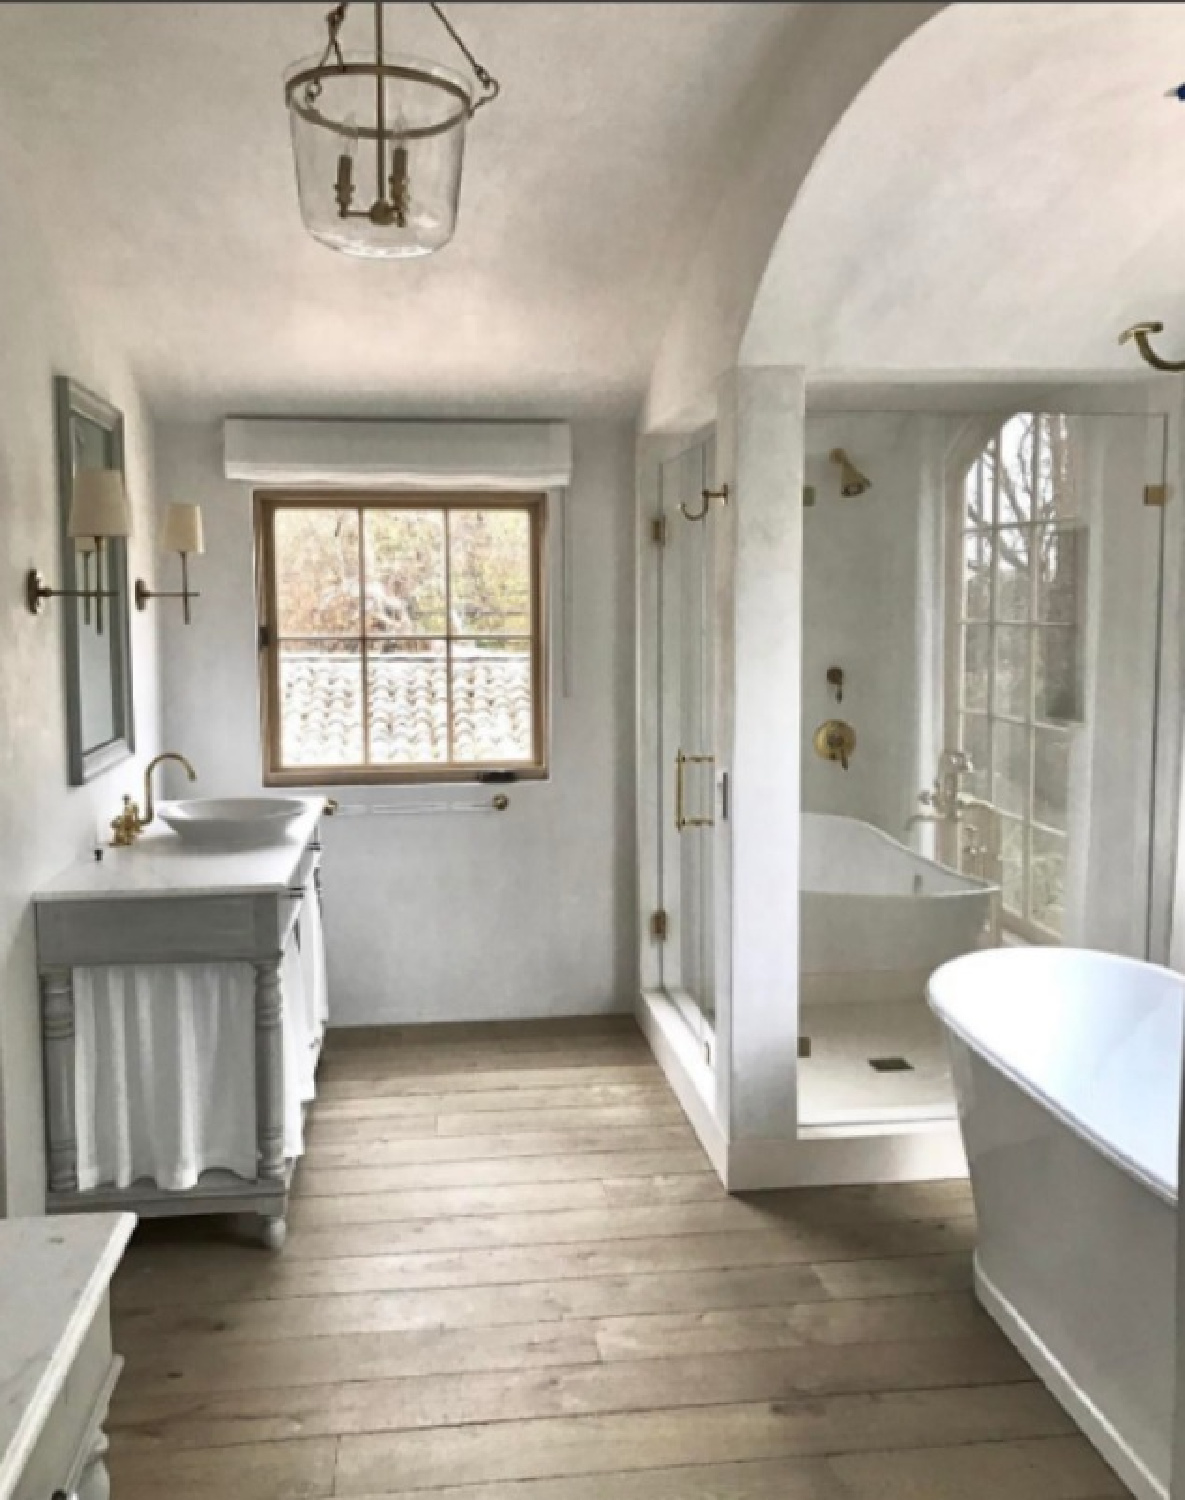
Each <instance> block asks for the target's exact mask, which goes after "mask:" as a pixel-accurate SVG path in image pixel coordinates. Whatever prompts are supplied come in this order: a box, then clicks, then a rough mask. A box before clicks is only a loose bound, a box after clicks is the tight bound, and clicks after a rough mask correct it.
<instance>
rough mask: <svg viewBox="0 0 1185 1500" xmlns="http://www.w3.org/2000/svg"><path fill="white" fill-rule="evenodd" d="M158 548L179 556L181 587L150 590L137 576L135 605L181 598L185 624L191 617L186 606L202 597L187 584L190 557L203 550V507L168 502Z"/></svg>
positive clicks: (199, 553) (143, 605)
mask: <svg viewBox="0 0 1185 1500" xmlns="http://www.w3.org/2000/svg"><path fill="white" fill-rule="evenodd" d="M160 547H161V551H162V552H176V553H177V554H178V555H179V556H180V558H181V587H180V589H174V590H169V589H150V588H149V587H148V585H147V584H146V583H145V582H144V580H143V579H142V578H137V579H136V608H137V609H147V608H148V601H149V600H150V599H180V600H181V613H182V617H183V618H184V620H185V623H186V624H187V625H188V624H189V623H190V621H191V619H192V616H191V615H190V612H189V605H190V601H191V600H192V599H200V598H201V597H202V596H201V595H200V594H198V593H195V592H194V591H193V590H192V589H191V588H190V587H189V556H190V553H194V554H195V555H196V556H199V557H200V556H201V554H202V553H203V552H204V551H205V550H206V543H205V537H204V534H203V532H202V508H201V506H200V505H170V506H169V507H168V509H167V510H166V511H165V520H164V525H163V526H162V527H161V537H160Z"/></svg>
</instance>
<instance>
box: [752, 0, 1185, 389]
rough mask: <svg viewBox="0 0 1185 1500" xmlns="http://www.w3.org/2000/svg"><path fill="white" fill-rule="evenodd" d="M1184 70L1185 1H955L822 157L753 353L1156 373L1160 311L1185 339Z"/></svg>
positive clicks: (788, 232)
mask: <svg viewBox="0 0 1185 1500" xmlns="http://www.w3.org/2000/svg"><path fill="white" fill-rule="evenodd" d="M1182 79H1185V5H1180V4H1174V5H1158V4H999V5H952V6H949V7H946V8H945V9H943V10H942V11H941V12H940V13H939V14H938V15H937V16H935V17H934V18H933V19H931V20H929V21H927V22H926V24H925V25H924V26H922V27H921V29H920V30H919V31H917V32H916V34H915V35H913V36H912V37H910V38H909V39H908V40H906V41H905V42H904V44H903V45H902V46H901V47H900V48H899V50H898V51H896V52H895V53H894V54H893V56H891V57H890V58H889V59H888V60H887V62H885V64H884V66H883V67H881V68H880V70H879V71H878V72H877V73H876V75H875V76H874V77H873V78H872V79H871V81H870V82H869V83H868V85H867V87H866V88H864V89H863V90H862V91H861V92H860V94H859V95H858V97H857V98H856V99H855V101H854V103H853V104H852V105H851V107H850V109H849V110H848V112H847V114H846V115H845V116H844V118H843V119H842V120H841V121H840V123H839V124H838V126H837V127H836V129H835V130H834V132H833V133H832V135H831V136H830V138H829V139H828V141H827V143H826V145H825V146H824V147H823V149H822V151H821V152H820V153H819V156H818V158H817V160H816V162H815V165H814V167H813V169H812V171H811V173H810V175H809V177H808V178H807V180H806V183H805V186H804V187H803V189H802V191H801V192H800V194H799V195H798V197H797V199H796V201H795V203H794V206H793V207H792V209H791V210H790V213H789V215H788V217H787V219H786V223H785V226H784V228H783V231H782V234H781V237H780V239H779V241H778V244H777V246H776V248H775V250H774V254H773V257H772V259H771V261H770V264H769V267H768V269H767V272H766V275H765V279H764V282H763V284H762V287H761V290H760V292H759V294H758V298H757V302H756V305H755V307H754V311H753V315H752V320H751V322H750V326H749V331H748V333H747V335H746V338H745V341H744V357H745V359H746V360H747V361H750V362H752V363H755V364H762V363H791V364H803V365H806V366H807V367H808V368H809V369H810V370H812V371H813V372H815V373H816V374H820V373H823V374H827V375H830V376H836V375H838V374H839V373H841V372H853V371H859V372H883V373H892V372H895V371H921V372H924V371H952V370H957V371H959V372H960V373H961V374H966V375H969V374H970V373H971V372H976V371H982V372H985V373H988V374H997V375H998V374H1002V373H1003V372H1015V371H1025V372H1059V373H1066V372H1083V373H1091V372H1107V371H1116V372H1123V373H1126V374H1131V375H1132V376H1133V377H1141V378H1142V377H1144V376H1146V375H1147V374H1148V371H1147V368H1146V367H1145V366H1144V365H1142V364H1141V363H1140V362H1139V360H1138V359H1137V357H1136V355H1135V353H1134V350H1133V349H1132V347H1131V346H1130V345H1127V346H1125V347H1124V348H1122V349H1121V348H1120V347H1119V345H1118V344H1117V342H1116V340H1117V336H1118V334H1119V332H1120V330H1121V329H1123V328H1124V327H1126V326H1128V325H1130V324H1132V323H1134V322H1136V321H1137V320H1139V319H1143V318H1162V319H1163V320H1164V321H1165V322H1166V323H1167V324H1168V332H1167V333H1166V334H1165V335H1164V336H1162V338H1161V339H1160V340H1159V341H1158V345H1159V347H1161V348H1162V349H1163V350H1164V351H1165V352H1166V353H1173V354H1177V355H1185V274H1183V272H1182V248H1183V246H1185V188H1183V187H1182V181H1183V170H1185V105H1183V104H1180V103H1178V102H1176V101H1175V100H1169V99H1166V98H1165V97H1164V95H1165V91H1166V90H1167V89H1168V88H1171V87H1173V86H1175V85H1176V84H1178V83H1180V82H1181V81H1182ZM1174 335H1175V337H1174Z"/></svg>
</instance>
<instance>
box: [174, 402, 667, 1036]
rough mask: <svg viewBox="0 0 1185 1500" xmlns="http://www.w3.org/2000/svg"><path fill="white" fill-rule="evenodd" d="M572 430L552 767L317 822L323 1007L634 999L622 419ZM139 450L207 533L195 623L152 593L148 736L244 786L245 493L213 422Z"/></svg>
mask: <svg viewBox="0 0 1185 1500" xmlns="http://www.w3.org/2000/svg"><path fill="white" fill-rule="evenodd" d="M574 440H575V475H574V482H573V486H572V489H571V491H570V494H569V499H568V505H567V515H568V531H569V549H568V553H569V555H568V571H569V578H570V590H569V598H568V608H567V611H566V615H567V622H568V641H567V654H568V672H567V678H568V686H569V690H570V691H569V695H568V696H563V695H562V693H561V686H560V683H559V681H558V680H557V685H556V688H555V697H554V699H553V751H552V760H551V767H552V775H551V779H550V781H548V782H547V783H543V784H539V783H537V784H533V785H523V786H519V787H511V788H510V789H509V792H510V797H511V808H510V810H509V811H508V812H507V813H505V814H502V815H500V816H494V815H490V816H475V815H461V814H452V815H450V814H439V815H424V816H418V817H407V818H398V817H378V816H372V817H351V818H339V819H337V820H336V821H333V820H330V821H328V822H327V823H326V825H325V901H326V930H327V944H328V955H329V967H330V993H331V1016H330V1022H331V1024H332V1025H338V1026H343V1025H346V1026H348V1025H359V1024H371V1023H383V1022H386V1023H392V1024H394V1023H405V1022H421V1021H461V1020H492V1019H505V1018H514V1017H526V1016H547V1015H559V1014H588V1013H593V1012H598V1011H607V1010H616V1009H622V1010H627V1009H629V1008H631V1006H632V1004H633V997H634V992H635V988H636V971H637V963H638V951H637V917H636V910H635V900H634V885H635V879H636V871H635V865H634V813H633V809H634V785H633V764H634V762H633V675H634V674H633V650H634V635H633V620H634V606H633V568H634V563H633V513H632V508H633V494H632V491H633V481H634V469H633V463H634V435H633V431H632V429H630V428H628V427H626V426H625V425H623V424H613V423H593V424H578V425H577V426H576V428H575V431H574ZM157 452H158V465H159V473H160V499H161V502H162V503H164V502H167V501H169V500H184V501H197V502H200V503H201V504H202V505H203V506H204V507H205V519H206V540H207V549H208V550H207V553H206V555H205V557H203V558H202V559H201V560H200V561H199V562H198V563H196V564H195V565H194V578H195V583H196V586H197V587H198V588H199V589H200V590H201V594H202V598H201V600H200V602H199V603H198V604H197V606H196V607H195V618H194V623H193V625H192V626H190V627H189V628H188V629H186V628H185V627H183V626H182V625H181V624H180V623H179V620H178V618H177V616H176V615H175V613H172V612H170V614H169V616H168V618H167V623H166V626H165V632H166V635H165V639H166V650H167V659H168V663H169V670H168V673H167V676H166V681H165V708H164V713H165V726H166V739H167V741H168V743H169V745H170V746H171V747H174V748H178V749H181V750H183V751H184V752H185V754H187V755H188V756H190V758H191V759H192V760H193V762H194V764H195V765H196V767H197V770H198V773H199V777H200V781H199V784H198V786H197V787H195V791H200V792H201V793H202V794H203V795H217V794H234V793H247V792H252V791H258V790H259V789H260V787H261V776H260V748H259V722H258V707H257V704H258V695H257V676H256V651H255V605H254V591H253V590H254V583H253V561H252V519H251V495H250V492H249V489H248V487H246V486H244V485H240V484H232V483H230V482H228V481H227V480H226V479H225V478H224V477H223V475H222V453H221V428H220V425H219V424H215V423H203V424H200V425H181V424H170V425H164V426H162V427H160V428H159V429H158V434H157ZM556 623H557V622H556V621H555V620H554V618H553V625H555V624H556ZM556 644H557V646H558V644H559V641H558V639H557V641H556ZM556 654H557V656H558V654H559V653H558V651H557V653H556ZM556 666H557V674H556V675H557V679H558V678H559V676H560V675H561V674H560V673H559V670H558V668H559V663H558V662H557V663H556ZM337 795H339V797H340V799H341V800H342V801H343V802H347V801H350V802H366V801H371V802H382V803H392V802H400V803H402V804H406V805H410V804H413V803H414V802H416V801H417V800H418V801H430V802H433V803H439V802H441V801H447V800H456V801H472V800H474V799H475V798H477V797H484V796H485V795H487V793H486V792H485V791H484V789H483V790H481V791H478V790H475V789H472V788H465V789H461V790H457V789H455V788H452V789H442V788H431V787H429V788H424V789H419V788H416V789H407V788H402V789H401V788H382V787H378V788H372V789H353V790H349V791H342V792H340V793H338V794H337Z"/></svg>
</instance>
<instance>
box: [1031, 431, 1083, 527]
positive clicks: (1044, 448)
mask: <svg viewBox="0 0 1185 1500" xmlns="http://www.w3.org/2000/svg"><path fill="white" fill-rule="evenodd" d="M1037 420H1038V424H1039V432H1040V443H1039V446H1038V450H1037V515H1038V516H1039V517H1041V518H1043V519H1047V520H1053V519H1065V518H1067V517H1070V516H1073V515H1075V514H1076V513H1077V510H1078V488H1079V486H1078V481H1077V473H1076V465H1077V449H1076V447H1075V444H1074V441H1073V438H1074V427H1075V419H1074V418H1073V417H1067V416H1065V415H1058V414H1054V413H1045V414H1044V415H1043V416H1041V417H1039V418H1038V419H1037Z"/></svg>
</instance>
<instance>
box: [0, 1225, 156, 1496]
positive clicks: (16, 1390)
mask: <svg viewBox="0 0 1185 1500" xmlns="http://www.w3.org/2000/svg"><path fill="white" fill-rule="evenodd" d="M135 1224H136V1217H135V1215H134V1214H67V1215H59V1216H58V1217H56V1218H51V1219H8V1220H5V1221H4V1222H2V1223H0V1500H9V1496H11V1495H13V1494H15V1492H16V1488H17V1484H18V1482H19V1481H20V1478H21V1475H22V1473H23V1472H24V1468H25V1465H26V1464H27V1463H28V1460H29V1455H30V1454H31V1453H32V1451H33V1448H34V1446H35V1445H36V1443H37V1440H38V1438H39V1437H40V1435H41V1432H42V1429H43V1427H44V1426H45V1422H46V1419H47V1418H48V1416H49V1413H50V1411H51V1410H52V1408H53V1404H54V1402H55V1401H56V1400H57V1397H58V1393H59V1392H60V1391H61V1389H62V1384H63V1382H64V1381H65V1379H66V1376H67V1375H68V1374H69V1373H70V1368H71V1365H72V1364H73V1362H74V1356H75V1355H76V1354H77V1353H78V1348H79V1345H80V1344H81V1343H82V1340H83V1337H84V1336H85V1334H86V1332H87V1329H88V1328H89V1327H90V1325H91V1322H92V1320H93V1318H94V1316H95V1312H96V1311H97V1309H98V1307H99V1304H100V1302H101V1301H102V1298H103V1293H104V1292H105V1291H106V1290H107V1286H108V1283H109V1282H110V1280H111V1277H112V1275H113V1274H114V1272H115V1268H116V1266H118V1265H119V1261H120V1257H121V1256H122V1255H123V1252H124V1247H125V1246H126V1245H127V1242H128V1239H129V1238H130V1236H131V1233H132V1230H133V1229H134V1228H135Z"/></svg>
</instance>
